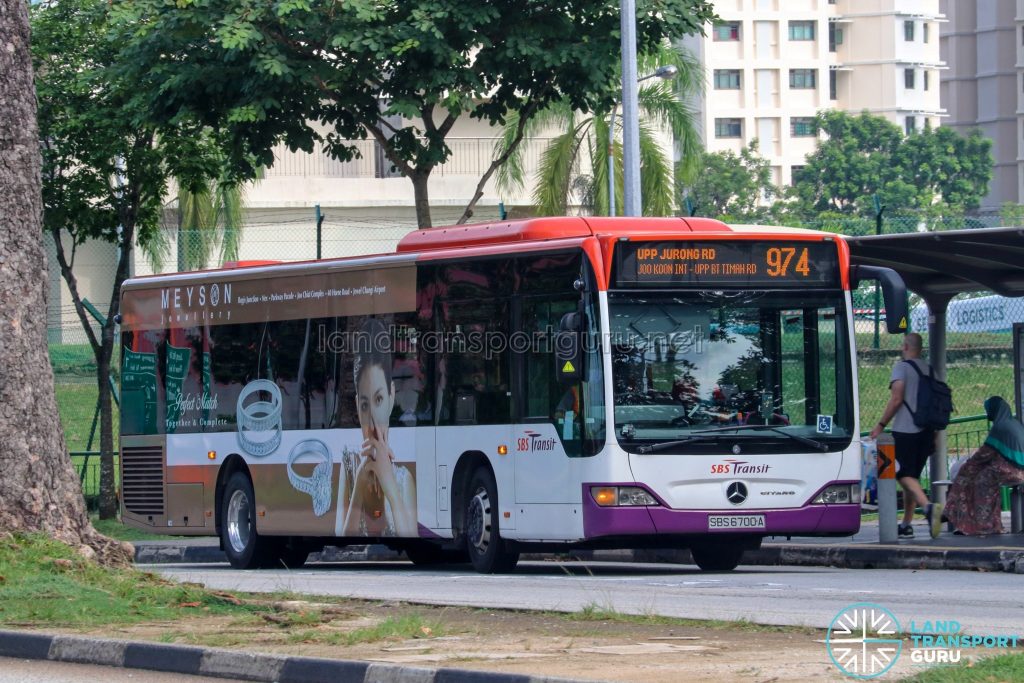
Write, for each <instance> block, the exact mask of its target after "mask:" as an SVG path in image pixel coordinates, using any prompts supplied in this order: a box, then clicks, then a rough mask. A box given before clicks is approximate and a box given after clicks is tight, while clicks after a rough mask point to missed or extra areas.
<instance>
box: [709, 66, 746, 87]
mask: <svg viewBox="0 0 1024 683" xmlns="http://www.w3.org/2000/svg"><path fill="white" fill-rule="evenodd" d="M739 89H740V70H739V69H715V90H739Z"/></svg>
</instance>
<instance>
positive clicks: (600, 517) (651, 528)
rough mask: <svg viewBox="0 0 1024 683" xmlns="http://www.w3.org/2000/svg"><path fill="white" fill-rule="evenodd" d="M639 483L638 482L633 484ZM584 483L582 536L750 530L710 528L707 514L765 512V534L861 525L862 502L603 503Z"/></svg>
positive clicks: (849, 529)
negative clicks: (748, 505)
mask: <svg viewBox="0 0 1024 683" xmlns="http://www.w3.org/2000/svg"><path fill="white" fill-rule="evenodd" d="M631 485H632V486H636V484H631ZM591 486H592V484H585V485H584V487H583V536H584V538H601V537H604V536H647V535H651V534H680V535H707V534H709V533H710V534H730V533H750V530H743V529H735V530H725V529H723V530H721V531H713V532H709V531H708V515H712V514H715V515H730V514H734V515H742V514H747V515H752V514H757V515H761V514H763V515H764V517H765V529H763V530H761V529H758V530H757V532H756V533H758V534H761V535H765V536H772V535H775V536H779V535H788V534H793V535H800V534H811V535H813V534H851V535H852V534H854V533H856V532H857V531H858V530H859V529H860V505H805V506H804V507H800V508H791V509H784V510H756V509H735V510H726V509H720V510H670V509H668V508H661V507H601V506H600V505H598V504H597V503H596V502H594V499H593V497H592V496H591V495H590V487H591Z"/></svg>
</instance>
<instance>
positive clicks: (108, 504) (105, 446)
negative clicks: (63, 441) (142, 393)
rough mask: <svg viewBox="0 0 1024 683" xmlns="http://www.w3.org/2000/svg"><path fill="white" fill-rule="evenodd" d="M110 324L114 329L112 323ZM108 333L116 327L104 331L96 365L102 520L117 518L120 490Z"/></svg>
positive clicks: (110, 344)
mask: <svg viewBox="0 0 1024 683" xmlns="http://www.w3.org/2000/svg"><path fill="white" fill-rule="evenodd" d="M107 326H108V327H110V328H113V325H112V324H110V323H108V325H107ZM108 335H109V336H110V337H113V329H110V330H109V331H108V330H107V329H104V330H103V337H104V339H103V349H102V350H101V351H100V355H101V356H102V357H101V358H100V361H99V364H98V365H97V367H96V381H97V384H98V385H99V390H100V393H99V397H100V401H99V403H100V519H114V518H115V517H117V492H116V486H115V485H114V420H113V401H112V400H111V399H112V392H111V390H110V356H111V350H112V347H113V341H110V342H107V339H106V337H107V336H108Z"/></svg>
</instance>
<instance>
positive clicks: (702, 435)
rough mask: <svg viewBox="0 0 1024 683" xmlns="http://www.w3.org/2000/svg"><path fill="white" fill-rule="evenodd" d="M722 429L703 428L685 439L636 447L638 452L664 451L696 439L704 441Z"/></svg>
mask: <svg viewBox="0 0 1024 683" xmlns="http://www.w3.org/2000/svg"><path fill="white" fill-rule="evenodd" d="M720 431H722V430H721V429H702V430H701V431H699V432H694V433H693V434H690V435H689V436H687V437H685V438H683V439H676V440H675V441H662V442H661V443H652V444H647V445H646V446H639V447H638V448H637V449H636V452H637V453H643V454H647V453H657V452H658V451H663V450H665V449H666V448H675V447H676V446H682V445H683V444H686V443H692V442H694V441H703V440H704V439H707V438H710V437H712V436H714V435H715V434H717V433H718V432H720Z"/></svg>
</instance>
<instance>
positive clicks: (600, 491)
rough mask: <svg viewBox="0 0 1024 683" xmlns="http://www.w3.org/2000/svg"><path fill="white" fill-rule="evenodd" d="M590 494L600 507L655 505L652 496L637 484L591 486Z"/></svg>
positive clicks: (656, 502)
mask: <svg viewBox="0 0 1024 683" xmlns="http://www.w3.org/2000/svg"><path fill="white" fill-rule="evenodd" d="M590 495H591V496H593V498H594V502H595V503H597V504H598V505H600V506H601V507H638V506H644V505H657V504H658V501H656V500H655V499H654V496H652V495H651V494H649V493H647V491H645V490H643V489H642V488H640V487H639V486H591V487H590Z"/></svg>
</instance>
